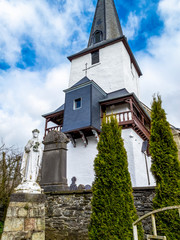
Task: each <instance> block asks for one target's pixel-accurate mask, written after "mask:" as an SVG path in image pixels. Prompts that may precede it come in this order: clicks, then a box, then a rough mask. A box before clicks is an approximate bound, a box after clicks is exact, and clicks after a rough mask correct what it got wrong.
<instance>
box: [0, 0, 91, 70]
mask: <svg viewBox="0 0 180 240" xmlns="http://www.w3.org/2000/svg"><path fill="white" fill-rule="evenodd" d="M61 4H62V3H61ZM85 7H87V3H86V1H83V0H76V1H73V0H67V1H66V2H64V5H63V8H64V9H63V11H58V8H57V7H56V8H55V7H54V6H53V4H51V5H50V4H48V2H47V1H43V0H38V1H34V0H29V1H27V0H21V1H13V0H10V1H7V0H1V1H0V29H1V38H0V55H1V56H3V58H4V60H6V61H7V63H9V64H10V65H15V63H16V62H17V61H18V60H19V58H20V56H21V44H22V42H23V38H24V37H30V38H31V39H32V42H33V43H34V48H35V51H36V54H37V55H38V56H41V57H43V58H46V59H48V60H49V61H52V62H53V63H54V62H55V60H57V59H58V60H60V52H59V51H60V49H61V48H62V46H63V47H67V46H68V45H69V44H70V38H71V36H72V35H73V34H74V32H75V31H76V32H77V33H78V40H79V43H81V42H82V43H83V42H84V41H85V40H86V39H87V33H86V31H85V30H86V23H87V20H88V18H83V11H84V9H85ZM88 9H89V11H92V9H93V5H92V4H89V8H88ZM75 17H76V18H79V19H81V20H82V19H83V21H80V20H79V21H74V18H75Z"/></svg>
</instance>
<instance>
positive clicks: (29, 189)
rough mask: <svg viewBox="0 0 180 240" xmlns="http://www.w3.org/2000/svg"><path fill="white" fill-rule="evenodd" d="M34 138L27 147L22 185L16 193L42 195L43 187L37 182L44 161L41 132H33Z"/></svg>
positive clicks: (22, 171) (36, 130) (23, 160)
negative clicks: (39, 136) (40, 139)
mask: <svg viewBox="0 0 180 240" xmlns="http://www.w3.org/2000/svg"><path fill="white" fill-rule="evenodd" d="M32 133H33V138H32V139H31V140H29V141H28V143H27V145H26V146H25V150H24V154H23V159H22V164H21V177H22V181H21V184H20V185H18V187H17V188H16V189H15V192H23V193H41V191H42V190H41V187H40V186H39V184H38V183H37V182H36V181H37V178H38V174H39V169H40V166H41V161H42V145H41V142H40V141H39V139H38V135H39V130H38V129H35V130H33V131H32Z"/></svg>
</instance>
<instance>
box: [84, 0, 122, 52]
mask: <svg viewBox="0 0 180 240" xmlns="http://www.w3.org/2000/svg"><path fill="white" fill-rule="evenodd" d="M121 36H123V32H122V29H121V25H120V22H119V18H118V14H117V11H116V7H115V4H114V0H98V2H97V6H96V12H95V15H94V20H93V24H92V28H91V34H90V37H89V42H88V47H90V46H91V45H93V44H96V43H98V42H101V41H103V40H113V39H116V38H118V37H121Z"/></svg>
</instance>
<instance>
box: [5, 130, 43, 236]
mask: <svg viewBox="0 0 180 240" xmlns="http://www.w3.org/2000/svg"><path fill="white" fill-rule="evenodd" d="M32 133H33V138H32V139H31V140H29V141H28V143H27V145H26V146H25V149H24V154H23V158H22V163H21V170H20V174H21V183H20V184H19V185H18V187H17V188H15V191H14V193H13V194H12V195H11V198H10V203H9V207H8V210H7V214H6V220H5V224H4V231H3V234H2V240H7V239H8V240H9V239H29V240H30V239H33V240H34V239H38V240H44V239H45V196H44V194H42V189H41V187H40V185H39V184H38V183H37V177H38V174H39V169H40V166H41V160H42V145H41V142H40V141H39V139H38V135H39V130H37V129H35V130H33V131H32Z"/></svg>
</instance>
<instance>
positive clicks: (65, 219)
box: [46, 187, 154, 240]
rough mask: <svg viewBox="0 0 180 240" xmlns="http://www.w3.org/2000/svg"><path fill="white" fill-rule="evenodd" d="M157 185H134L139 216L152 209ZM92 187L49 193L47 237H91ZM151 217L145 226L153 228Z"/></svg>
mask: <svg viewBox="0 0 180 240" xmlns="http://www.w3.org/2000/svg"><path fill="white" fill-rule="evenodd" d="M153 196H154V188H153V187H151V188H134V200H135V206H136V208H137V212H138V215H139V216H142V215H144V214H146V213H147V212H150V211H152V199H153ZM91 198H92V192H91V191H74V192H60V193H54V194H53V193H47V194H46V240H57V239H58V240H62V239H63V240H88V225H89V221H90V215H91ZM150 228H151V227H150V219H148V221H146V222H144V229H145V232H146V233H147V232H148V231H150Z"/></svg>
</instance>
